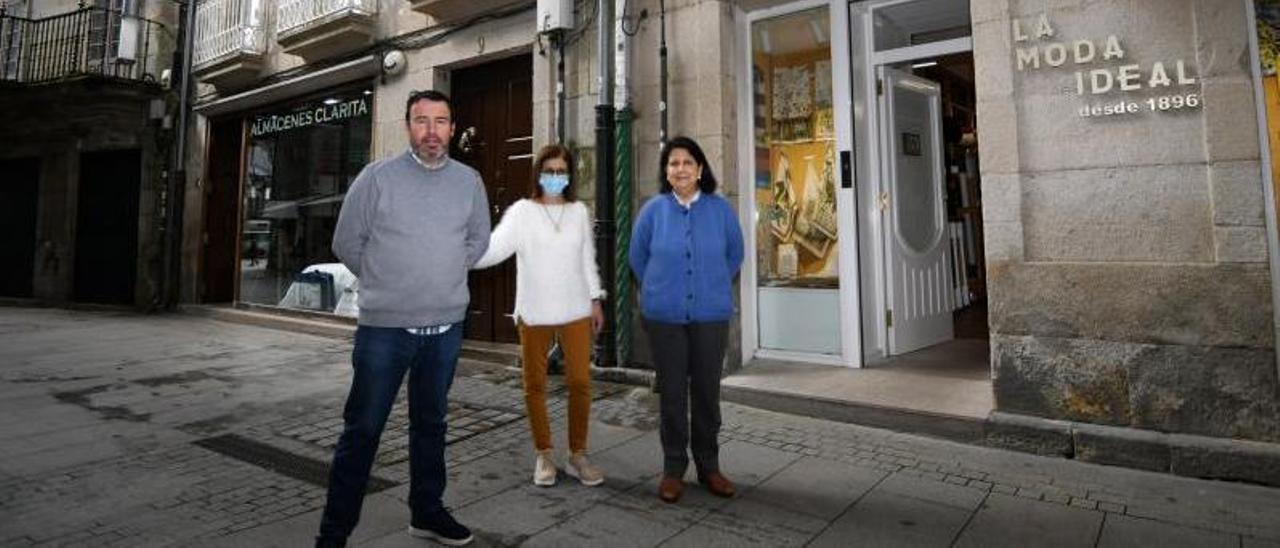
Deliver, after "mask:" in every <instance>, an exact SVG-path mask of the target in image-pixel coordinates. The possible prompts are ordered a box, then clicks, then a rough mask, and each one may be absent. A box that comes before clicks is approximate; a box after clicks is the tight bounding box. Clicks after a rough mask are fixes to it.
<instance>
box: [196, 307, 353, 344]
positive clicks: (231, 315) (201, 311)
mask: <svg viewBox="0 0 1280 548" xmlns="http://www.w3.org/2000/svg"><path fill="white" fill-rule="evenodd" d="M181 311H182V312H183V313H184V314H191V315H193V316H201V317H205V318H210V319H214V320H220V321H224V322H231V323H239V324H246V325H253V326H257V327H266V328H268V329H279V330H282V331H292V332H295V333H297V332H300V333H307V334H311V335H319V336H321V337H331V338H337V339H351V338H352V337H354V336H355V332H356V326H355V324H354V323H347V322H339V321H335V320H332V319H311V318H304V317H301V316H293V315H284V314H278V313H275V312H258V311H255V310H245V309H241V308H233V307H229V306H203V305H196V306H193V305H187V306H183V307H181Z"/></svg>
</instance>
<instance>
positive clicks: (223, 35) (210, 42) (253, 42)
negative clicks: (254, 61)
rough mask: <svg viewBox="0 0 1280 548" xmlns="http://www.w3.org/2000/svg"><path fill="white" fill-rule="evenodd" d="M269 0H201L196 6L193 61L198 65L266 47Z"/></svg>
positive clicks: (255, 52)
mask: <svg viewBox="0 0 1280 548" xmlns="http://www.w3.org/2000/svg"><path fill="white" fill-rule="evenodd" d="M268 2H269V0H204V1H202V2H200V4H199V5H198V6H197V7H196V35H195V47H194V48H193V50H192V64H194V65H195V66H196V68H199V67H201V66H204V65H208V64H210V63H212V62H214V61H218V60H221V59H225V58H227V57H232V56H235V55H262V54H263V53H265V52H266V50H267V38H266V32H265V30H266V24H265V15H266V14H267V13H268V11H267V10H268V7H267V4H268Z"/></svg>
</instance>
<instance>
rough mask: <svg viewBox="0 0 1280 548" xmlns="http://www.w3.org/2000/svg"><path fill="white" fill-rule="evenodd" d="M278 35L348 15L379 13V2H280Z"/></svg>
mask: <svg viewBox="0 0 1280 548" xmlns="http://www.w3.org/2000/svg"><path fill="white" fill-rule="evenodd" d="M276 13H277V16H276V34H277V35H281V34H290V33H294V32H299V31H302V30H305V29H307V28H310V27H312V26H313V25H316V24H320V23H322V22H326V21H331V20H333V19H337V18H340V17H343V16H346V15H368V16H372V15H375V14H377V13H378V2H377V0H279V8H278V10H277V12H276Z"/></svg>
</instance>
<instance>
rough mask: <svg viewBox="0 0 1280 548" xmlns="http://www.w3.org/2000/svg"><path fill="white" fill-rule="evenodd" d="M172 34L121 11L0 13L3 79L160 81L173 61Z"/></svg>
mask: <svg viewBox="0 0 1280 548" xmlns="http://www.w3.org/2000/svg"><path fill="white" fill-rule="evenodd" d="M171 35H172V31H170V30H167V29H165V27H164V26H163V25H161V24H160V23H157V22H155V21H151V20H148V19H142V18H139V17H134V16H132V15H128V14H126V13H123V12H121V11H119V10H108V9H101V8H84V9H79V10H76V11H72V12H68V13H64V14H61V15H55V16H52V17H45V18H41V19H26V18H23V17H14V16H11V15H4V16H0V82H7V83H16V84H24V85H34V84H47V83H52V82H57V81H62V80H68V79H73V78H84V77H96V78H106V79H111V80H123V81H136V82H146V83H150V84H155V83H156V82H157V79H158V76H159V74H160V71H161V70H163V69H165V68H168V66H169V65H168V63H169V61H170V54H171V52H172V51H173V50H172V47H173V46H172V38H171ZM162 49H163V51H162Z"/></svg>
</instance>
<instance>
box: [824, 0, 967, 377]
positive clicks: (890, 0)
mask: <svg viewBox="0 0 1280 548" xmlns="http://www.w3.org/2000/svg"><path fill="white" fill-rule="evenodd" d="M921 1H954V0H881V1H875V0H871V1H867V2H859V1H857V0H851V2H850V5H849V11H850V14H849V20H850V25H851V27H852V28H855V29H860V30H861V31H862V32H861V35H860V36H858V37H856V38H853V39H852V40H850V60H851V61H852V62H853V63H855V64H858V65H860V67H859V70H856V71H854V74H853V78H854V79H855V84H857V85H855V86H853V89H852V94H853V96H852V100H853V104H854V105H855V108H854V111H855V113H856V114H857V116H855V119H854V120H853V132H854V133H855V134H856V135H862V136H866V138H864V139H860V140H859V142H858V146H857V150H856V156H857V166H858V171H857V177H856V180H858V181H865V183H864V184H860V185H859V189H858V196H857V198H858V203H859V204H861V209H860V210H859V211H858V229H859V231H860V232H861V233H862V234H863V237H861V238H860V242H859V243H861V244H862V246H863V247H864V248H865V249H866V254H865V255H864V256H863V257H861V259H862V261H863V262H864V263H866V264H867V267H866V268H863V269H862V271H863V273H864V275H865V277H866V280H863V281H862V282H861V283H862V287H861V289H862V293H863V294H864V300H863V308H864V309H863V314H862V320H863V324H862V333H863V336H862V339H863V340H864V341H865V344H864V358H865V360H866V361H869V362H875V361H881V360H884V359H886V358H887V357H888V352H889V345H888V340H889V333H888V326H887V325H886V321H885V316H886V311H887V310H889V306H888V293H887V292H888V286H887V282H886V280H885V279H884V272H885V264H886V258H885V250H884V241H885V239H884V235H883V234H882V229H881V227H883V226H884V220H883V216H884V212H883V211H881V209H880V207H879V196H880V195H881V193H882V192H884V190H885V188H884V182H883V181H882V180H881V179H882V177H883V173H884V166H883V161H882V159H881V143H880V139H881V138H880V135H881V125H882V124H881V123H880V120H879V115H878V111H879V108H878V106H877V105H878V98H877V94H876V80H877V71H878V70H879V67H880V66H881V65H891V64H897V63H903V62H907V61H913V60H916V59H927V58H931V57H939V56H943V55H951V54H955V53H964V52H971V51H973V39H972V37H963V38H955V39H951V40H944V41H940V42H931V43H928V44H921V45H918V46H908V47H903V48H895V49H891V50H885V51H876V48H875V11H876V10H878V9H883V8H887V7H889V6H894V5H898V4H905V3H908V2H921Z"/></svg>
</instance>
